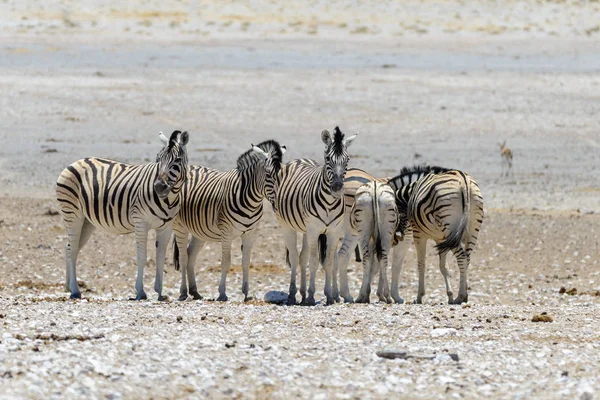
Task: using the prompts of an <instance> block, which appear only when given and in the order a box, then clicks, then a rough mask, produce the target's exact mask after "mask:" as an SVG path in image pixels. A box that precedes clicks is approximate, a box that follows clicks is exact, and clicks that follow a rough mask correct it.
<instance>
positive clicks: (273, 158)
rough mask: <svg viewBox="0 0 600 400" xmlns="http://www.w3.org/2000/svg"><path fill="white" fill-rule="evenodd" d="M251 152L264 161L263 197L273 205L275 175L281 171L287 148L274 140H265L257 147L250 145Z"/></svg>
mask: <svg viewBox="0 0 600 400" xmlns="http://www.w3.org/2000/svg"><path fill="white" fill-rule="evenodd" d="M250 145H251V146H252V152H253V153H255V154H257V155H259V156H260V157H261V158H262V159H264V170H265V186H264V189H265V190H264V195H265V197H266V198H267V200H268V201H269V202H270V203H271V204H273V203H274V201H275V195H274V192H275V190H276V189H275V186H276V183H277V174H278V173H279V170H280V169H281V162H282V159H283V155H284V154H285V152H286V150H287V148H286V147H285V146H282V145H280V144H279V143H278V142H276V141H275V140H266V141H264V142H262V143H259V144H258V145H254V144H250Z"/></svg>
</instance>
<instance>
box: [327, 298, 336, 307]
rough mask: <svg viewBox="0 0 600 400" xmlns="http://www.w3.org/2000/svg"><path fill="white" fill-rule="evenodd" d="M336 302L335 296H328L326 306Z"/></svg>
mask: <svg viewBox="0 0 600 400" xmlns="http://www.w3.org/2000/svg"><path fill="white" fill-rule="evenodd" d="M334 304H335V299H334V298H333V297H328V298H327V302H326V303H325V305H326V306H332V305H334Z"/></svg>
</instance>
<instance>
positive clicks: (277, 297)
mask: <svg viewBox="0 0 600 400" xmlns="http://www.w3.org/2000/svg"><path fill="white" fill-rule="evenodd" d="M287 298H288V294H287V293H286V292H281V291H278V290H271V291H270V292H267V293H265V297H264V300H265V302H267V303H271V304H285V303H286V302H287Z"/></svg>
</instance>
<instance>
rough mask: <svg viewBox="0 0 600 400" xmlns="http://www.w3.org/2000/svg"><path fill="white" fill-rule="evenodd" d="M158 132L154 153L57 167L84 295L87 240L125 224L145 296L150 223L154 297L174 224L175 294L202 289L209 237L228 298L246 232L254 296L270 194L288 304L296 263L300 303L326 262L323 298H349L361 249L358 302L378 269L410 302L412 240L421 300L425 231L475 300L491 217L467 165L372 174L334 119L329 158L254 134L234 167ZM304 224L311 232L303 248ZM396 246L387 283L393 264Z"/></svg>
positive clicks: (383, 286) (72, 260)
mask: <svg viewBox="0 0 600 400" xmlns="http://www.w3.org/2000/svg"><path fill="white" fill-rule="evenodd" d="M159 137H160V139H161V141H162V142H163V144H164V147H163V149H162V150H161V151H160V152H159V153H158V155H157V157H156V161H155V162H153V163H149V164H145V165H129V164H124V163H120V162H116V161H111V160H106V159H102V158H85V159H82V160H79V161H76V162H75V163H73V164H71V165H70V166H68V167H67V168H66V169H64V170H63V172H62V173H61V174H60V176H59V178H58V181H57V185H56V195H57V200H58V202H59V206H60V212H61V216H62V219H63V222H64V224H65V226H66V229H67V243H66V246H65V264H66V288H67V290H69V291H70V292H71V298H80V297H81V293H80V291H79V288H78V284H77V278H76V263H77V256H78V254H79V251H80V250H81V249H82V248H83V247H84V245H85V244H86V242H87V241H88V240H89V238H90V236H91V234H92V233H93V231H94V230H95V228H97V227H100V228H103V229H104V230H106V231H108V232H112V233H117V234H125V233H135V238H136V244H137V266H138V271H137V279H136V285H135V288H136V297H135V300H143V299H146V298H147V296H146V293H145V291H144V285H143V272H144V266H145V264H146V251H147V241H148V231H149V230H150V229H155V230H156V278H155V285H154V289H155V291H156V292H157V293H158V300H164V299H165V297H164V296H163V295H162V284H163V282H162V274H163V267H164V262H165V256H166V249H167V244H168V241H169V240H170V238H171V236H174V239H173V243H174V246H173V248H174V250H173V258H174V263H175V268H176V269H179V270H181V286H180V295H179V300H186V299H187V298H188V297H189V296H191V297H192V298H194V299H201V298H202V296H201V295H200V294H199V293H198V289H197V285H196V277H195V272H194V266H195V261H196V258H197V256H198V254H199V253H200V251H201V250H202V248H203V246H204V244H205V243H206V242H220V243H221V249H222V250H221V251H222V255H221V281H220V284H219V297H218V298H217V300H218V301H226V300H227V294H226V278H227V272H228V270H229V267H230V265H231V245H232V242H233V240H234V239H236V238H238V237H240V238H241V240H242V271H243V279H242V293H243V294H244V299H245V300H248V299H249V290H250V289H249V277H248V270H249V266H250V257H251V252H252V247H253V244H254V241H255V239H256V235H257V227H258V222H259V221H260V219H261V217H262V215H263V200H264V199H266V200H267V201H268V202H269V203H270V204H271V206H272V208H273V211H274V212H275V215H276V217H277V220H278V222H279V224H280V226H281V229H282V233H283V240H284V244H285V248H286V263H287V264H288V266H289V267H290V285H289V292H288V293H289V294H288V298H287V304H288V305H294V304H297V299H296V294H297V285H296V278H297V272H298V271H297V270H298V266H299V267H300V296H301V304H303V305H314V304H316V301H315V278H316V272H317V270H318V267H319V265H323V266H324V269H325V289H324V294H325V297H326V302H327V304H333V303H334V302H339V301H341V297H342V298H343V299H344V301H345V302H354V298H353V297H352V295H351V294H350V291H349V285H348V277H347V266H348V263H349V259H350V255H351V253H352V251H353V250H356V254H357V259H358V257H362V263H363V282H362V286H361V289H360V293H359V296H358V297H357V298H356V302H369V297H370V288H371V280H372V279H373V277H375V276H376V275H377V274H379V282H378V288H377V296H378V298H379V299H380V300H381V301H384V302H388V303H391V302H392V301H395V302H396V303H403V302H404V300H403V299H402V297H400V295H399V293H398V278H399V274H400V269H401V266H402V261H403V259H404V257H405V255H406V252H407V250H408V248H409V245H410V242H411V241H414V243H415V246H416V249H417V258H418V271H419V287H418V293H417V299H416V302H417V303H421V302H422V298H423V295H424V294H425V284H424V278H425V249H426V242H427V240H428V239H432V240H434V241H435V242H436V244H437V246H436V248H437V250H438V252H439V262H440V271H441V272H442V275H443V276H444V279H445V284H446V291H447V295H448V302H449V303H450V304H453V303H454V304H460V303H462V302H466V301H468V293H467V288H468V283H467V269H468V266H469V262H470V254H471V251H472V250H473V248H474V247H475V245H476V243H477V235H478V233H479V229H480V226H481V223H482V221H483V199H482V197H481V192H480V191H479V188H478V186H477V183H476V182H475V181H474V180H473V178H471V177H470V176H469V175H467V174H465V173H464V172H462V171H459V170H453V169H445V168H440V167H428V166H418V167H413V168H403V169H402V170H401V172H400V174H399V175H398V176H395V177H388V178H375V177H373V176H371V175H369V174H367V173H366V172H364V171H362V170H360V169H355V168H351V169H348V162H349V158H350V157H349V155H348V151H347V149H348V147H349V146H350V145H351V143H352V142H353V141H354V140H355V139H356V135H352V136H349V137H345V135H344V134H343V133H342V131H341V130H340V129H339V128H338V127H335V129H334V130H333V133H330V132H329V131H328V130H323V131H322V132H321V140H322V142H323V144H324V157H323V163H318V162H316V161H313V160H309V159H297V160H293V161H290V162H288V163H283V154H284V153H285V151H286V147H285V146H282V145H280V144H279V143H278V142H276V141H274V140H267V141H264V142H262V143H260V144H258V145H256V146H255V145H252V146H251V149H250V150H248V151H247V152H245V153H244V154H242V155H241V156H240V157H239V158H238V160H237V167H236V168H235V169H233V170H230V171H226V172H221V171H217V170H214V169H211V168H208V167H203V166H188V161H187V151H186V145H187V143H188V140H189V135H188V133H187V132H181V131H178V130H177V131H174V132H173V133H172V134H171V136H170V138H167V137H166V136H164V135H163V134H162V133H160V134H159ZM173 232H174V235H173ZM298 233H301V234H302V237H303V240H302V248H301V251H300V253H298V248H297V243H296V241H297V234H298ZM190 236H191V239H190ZM392 250H393V259H392V270H391V285H390V284H388V279H387V270H388V255H389V253H390V251H392ZM449 251H451V252H452V253H453V254H454V255H455V256H456V258H457V261H458V265H459V270H460V284H459V293H458V296H457V297H456V298H453V292H452V288H451V285H450V280H449V274H448V270H447V268H446V255H447V253H448V252H449ZM307 267H308V268H309V272H310V275H309V279H310V280H309V282H308V289H307V276H306V275H307V274H306V272H307V271H306V270H307ZM338 281H339V287H338ZM340 296H341V297H340Z"/></svg>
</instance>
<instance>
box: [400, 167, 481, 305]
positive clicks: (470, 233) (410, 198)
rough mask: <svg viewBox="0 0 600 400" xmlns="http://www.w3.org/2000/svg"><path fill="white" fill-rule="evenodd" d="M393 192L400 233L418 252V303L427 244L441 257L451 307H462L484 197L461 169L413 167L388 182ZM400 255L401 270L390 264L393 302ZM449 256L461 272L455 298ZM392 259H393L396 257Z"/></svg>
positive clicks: (421, 290)
mask: <svg viewBox="0 0 600 400" xmlns="http://www.w3.org/2000/svg"><path fill="white" fill-rule="evenodd" d="M390 185H391V186H392V187H394V189H395V190H396V201H397V206H398V212H399V220H400V223H399V229H401V230H402V229H403V230H404V231H405V234H406V236H407V237H408V236H410V235H411V233H412V236H413V239H414V242H415V245H416V247H417V257H418V268H419V291H418V294H417V300H416V301H417V303H420V302H421V301H422V296H423V295H424V294H425V287H424V279H425V250H426V243H427V240H428V239H432V240H434V241H435V242H436V244H437V245H436V247H437V249H438V251H439V255H440V270H441V272H442V275H444V279H445V283H446V291H447V295H448V301H449V303H451V304H452V303H456V304H460V303H462V302H466V301H467V300H468V294H467V268H468V265H469V262H470V254H471V252H472V250H473V248H474V247H475V245H476V244H477V237H478V235H479V229H480V226H481V223H482V221H483V198H482V196H481V192H480V190H479V187H478V186H477V183H476V182H475V180H473V178H472V177H470V176H469V175H467V174H465V173H464V172H462V171H459V170H447V169H444V168H439V167H426V168H422V167H417V168H415V169H413V170H408V169H406V170H403V173H402V174H401V175H399V176H397V177H395V178H392V179H390ZM402 246H403V247H404V248H402V249H398V250H399V253H400V254H399V255H398V257H399V261H398V263H399V265H397V263H396V261H395V262H394V268H397V269H396V270H394V268H393V270H392V297H394V299H396V298H397V297H398V298H399V296H398V294H397V278H398V275H399V273H400V268H401V264H402V259H403V258H404V255H405V253H406V246H408V244H407V243H406V241H404V242H403V243H402ZM448 251H452V252H453V254H454V255H455V256H456V258H457V261H458V264H459V269H460V287H459V294H458V297H457V298H456V299H453V298H452V296H453V292H452V289H451V285H450V281H449V273H448V270H447V269H446V266H445V263H446V254H447V253H448ZM395 257H396V256H395Z"/></svg>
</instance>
